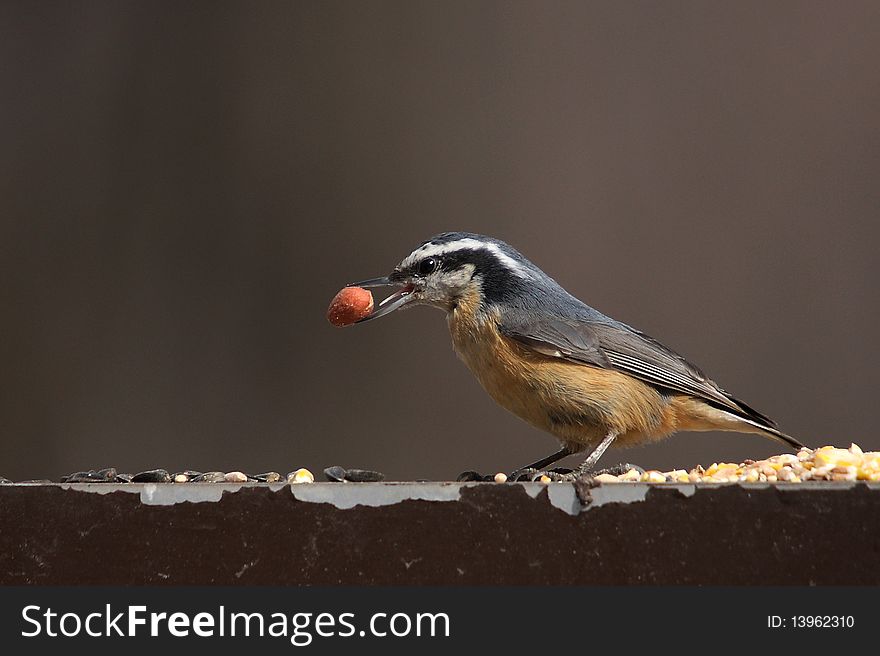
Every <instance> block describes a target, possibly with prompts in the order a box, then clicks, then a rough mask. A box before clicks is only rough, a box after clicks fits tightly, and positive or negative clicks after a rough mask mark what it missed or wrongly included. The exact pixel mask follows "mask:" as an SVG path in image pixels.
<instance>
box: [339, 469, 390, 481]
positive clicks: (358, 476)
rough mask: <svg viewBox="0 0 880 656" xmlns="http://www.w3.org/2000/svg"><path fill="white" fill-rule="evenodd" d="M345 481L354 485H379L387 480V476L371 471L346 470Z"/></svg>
mask: <svg viewBox="0 0 880 656" xmlns="http://www.w3.org/2000/svg"><path fill="white" fill-rule="evenodd" d="M345 480H347V481H351V482H352V483H378V482H379V481H384V480H385V474H382V473H380V472H377V471H372V470H370V469H346V470H345Z"/></svg>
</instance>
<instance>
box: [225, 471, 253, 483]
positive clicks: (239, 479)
mask: <svg viewBox="0 0 880 656" xmlns="http://www.w3.org/2000/svg"><path fill="white" fill-rule="evenodd" d="M223 478H224V480H225V481H226V482H227V483H246V482H247V474H245V473H244V472H240V471H231V472H227V473H226V475H225V476H224V477H223Z"/></svg>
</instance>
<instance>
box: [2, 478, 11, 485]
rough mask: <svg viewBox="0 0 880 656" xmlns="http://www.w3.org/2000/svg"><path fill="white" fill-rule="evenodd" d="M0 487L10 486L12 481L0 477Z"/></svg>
mask: <svg viewBox="0 0 880 656" xmlns="http://www.w3.org/2000/svg"><path fill="white" fill-rule="evenodd" d="M0 485H12V481H10V480H9V479H8V478H4V477H3V476H0Z"/></svg>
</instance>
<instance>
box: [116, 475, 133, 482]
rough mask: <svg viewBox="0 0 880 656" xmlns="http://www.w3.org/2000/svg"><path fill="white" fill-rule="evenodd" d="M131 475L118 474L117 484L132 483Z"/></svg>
mask: <svg viewBox="0 0 880 656" xmlns="http://www.w3.org/2000/svg"><path fill="white" fill-rule="evenodd" d="M131 478H132V476H131V474H116V482H117V483H131Z"/></svg>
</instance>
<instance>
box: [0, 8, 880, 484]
mask: <svg viewBox="0 0 880 656" xmlns="http://www.w3.org/2000/svg"><path fill="white" fill-rule="evenodd" d="M878 34H880V3H877V2H843V3H829V2H772V3H767V2H724V3H718V2H715V3H707V2H663V3H643V2H552V3H547V2H537V1H536V2H411V1H403V0H401V1H399V2H353V1H352V2H323V1H322V2H214V1H205V2H121V1H118V0H113V1H112V2H110V1H108V2H3V3H2V4H0V84H2V99H0V320H2V323H0V326H2V329H0V331H2V332H0V336H2V340H0V367H2V372H0V474H2V475H5V476H7V477H10V478H15V479H23V478H35V477H44V476H45V477H51V478H57V477H58V476H60V475H62V474H64V473H67V472H70V471H74V470H78V469H82V468H90V467H101V466H107V465H115V466H117V467H118V468H120V469H122V470H129V471H132V470H142V469H147V468H151V467H160V466H161V467H166V468H169V469H182V468H185V467H191V468H196V469H201V470H209V469H224V470H229V469H243V470H246V471H250V472H256V471H264V470H267V469H278V470H281V471H287V470H289V469H293V468H295V467H298V466H307V467H309V468H311V469H313V470H314V471H316V472H319V471H320V469H321V468H322V467H324V466H327V465H330V464H343V465H346V466H360V467H367V468H375V469H379V470H381V471H384V472H386V473H387V474H388V475H389V476H391V477H395V478H421V477H424V478H449V477H454V476H455V475H456V474H457V473H458V472H459V471H462V470H464V469H471V468H473V469H478V470H481V471H487V472H494V471H498V470H509V469H512V468H514V467H516V466H519V465H523V464H525V463H526V462H528V461H531V460H533V459H535V458H537V457H540V456H543V455H546V454H547V453H549V452H550V451H551V450H553V449H555V447H556V444H555V442H554V441H553V440H552V438H550V437H549V436H546V435H544V434H542V433H539V432H538V431H536V430H534V429H532V428H530V427H529V426H527V425H525V424H524V423H522V422H520V421H519V420H518V419H516V418H515V417H513V416H511V415H508V414H507V413H506V412H505V411H503V410H501V409H500V408H499V407H497V406H496V405H495V404H494V403H493V402H492V401H491V400H490V399H489V397H488V396H486V395H485V394H484V393H483V391H482V390H481V389H480V388H479V386H478V384H477V383H476V382H475V380H474V379H473V378H472V377H471V375H470V373H469V372H468V371H467V370H466V369H465V368H464V366H463V365H462V364H461V363H459V362H458V361H457V360H456V358H455V356H454V355H453V353H452V350H451V346H450V340H449V336H448V334H447V331H446V325H445V321H444V319H443V316H442V315H441V314H440V313H438V312H436V311H432V310H428V309H424V308H422V309H417V310H413V311H411V312H406V313H402V314H398V315H395V316H392V317H389V318H387V319H384V320H381V321H377V322H375V323H371V324H369V325H365V326H359V327H357V328H351V329H346V330H338V329H335V328H332V327H330V326H329V325H328V324H327V323H326V320H325V318H324V313H325V310H326V307H327V303H328V302H329V300H330V298H331V297H332V296H333V294H334V293H335V292H336V291H337V289H338V288H339V287H340V286H342V285H343V284H344V283H346V282H350V281H352V280H357V279H361V278H365V277H372V276H376V275H382V274H385V273H387V272H388V271H389V270H390V269H391V268H392V267H393V266H394V265H395V264H396V263H397V261H398V260H399V259H401V258H402V257H403V256H404V255H406V254H407V253H408V252H409V251H410V250H411V249H412V248H413V247H414V246H416V245H417V244H418V243H419V242H420V241H421V240H423V239H425V238H427V237H429V236H431V235H433V234H435V233H438V232H442V231H446V230H470V231H475V232H482V233H486V234H490V235H494V236H497V237H500V238H502V239H504V240H506V241H508V242H510V243H511V244H513V245H514V246H516V247H518V248H519V249H520V250H522V251H523V252H524V253H525V254H526V255H527V256H528V257H529V258H530V259H532V260H533V261H534V262H536V263H537V264H538V265H539V266H541V267H542V268H543V269H544V270H545V271H547V272H548V273H549V274H550V275H552V276H554V277H555V278H557V280H559V282H561V283H562V284H563V285H564V286H565V287H567V288H568V289H569V290H570V291H571V292H572V293H574V294H575V295H577V296H579V297H581V298H582V299H584V300H585V301H587V302H588V303H589V304H591V305H593V306H595V307H597V308H599V309H600V310H602V311H604V312H606V313H608V314H611V315H612V316H614V317H616V318H618V319H621V320H623V321H626V322H628V323H630V324H632V325H634V326H637V327H639V328H640V329H642V330H644V331H645V332H647V333H649V334H651V335H653V336H655V337H657V338H659V339H660V340H661V341H664V342H665V343H667V344H668V345H669V346H671V347H673V348H675V349H677V350H679V351H680V352H681V353H682V354H684V355H685V356H687V357H688V358H689V359H691V360H693V361H694V362H695V363H697V364H698V365H700V366H701V367H703V368H704V369H705V370H707V371H708V373H709V374H710V375H711V376H713V377H714V378H715V379H716V380H717V381H719V382H720V383H721V384H722V385H723V386H724V387H726V388H727V389H728V390H730V391H732V392H734V393H735V394H737V395H738V396H740V397H742V398H743V399H744V400H746V401H747V402H748V403H750V404H752V405H754V406H755V407H757V408H758V409H760V410H762V411H764V412H766V413H768V414H769V415H771V416H772V417H774V418H776V419H777V421H779V423H780V425H781V427H782V428H783V429H784V430H786V431H788V432H790V433H792V434H794V435H796V436H799V437H801V439H802V440H804V441H806V442H808V443H810V444H813V445H818V444H824V443H829V442H834V443H837V444H840V445H848V444H849V442H850V441H853V440H854V441H856V442H859V443H860V444H861V445H862V447H863V448H874V449H878V448H880V434H878V432H877V430H876V428H875V425H874V417H875V410H876V406H877V400H876V394H877V390H878V370H880V358H878V354H877V348H876V332H877V325H878V319H880V294H878V291H877V274H878V270H880V269H878V260H880V256H878V245H877V240H878V237H880V226H878V222H877V219H878V215H880V185H878V180H880V121H878V117H880V66H878V62H880V38H878ZM779 451H780V447H779V446H778V445H776V444H775V443H772V442H767V441H764V440H763V439H761V438H760V437H756V436H740V435H735V434H727V435H722V434H699V433H691V434H681V435H678V436H675V437H673V438H671V439H670V440H668V441H666V442H664V443H661V444H660V445H659V446H654V447H651V448H644V449H638V450H634V451H628V452H612V453H611V454H610V455H607V456H606V458H605V459H604V462H606V463H607V464H609V465H610V464H613V463H614V462H617V461H619V459H620V458H626V459H627V460H630V461H633V462H638V463H640V464H642V465H645V466H651V467H663V468H668V467H672V466H681V467H690V466H693V465H695V464H696V463H698V462H701V463H704V464H709V463H711V462H713V461H716V460H721V459H725V460H729V459H742V458H747V457H755V458H757V457H763V456H766V455H769V454H771V453H778V452H779Z"/></svg>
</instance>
